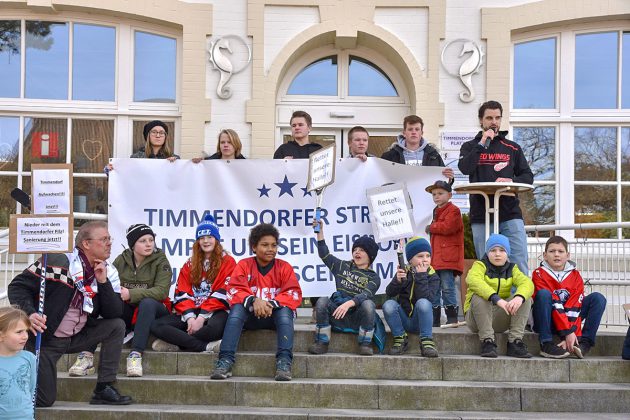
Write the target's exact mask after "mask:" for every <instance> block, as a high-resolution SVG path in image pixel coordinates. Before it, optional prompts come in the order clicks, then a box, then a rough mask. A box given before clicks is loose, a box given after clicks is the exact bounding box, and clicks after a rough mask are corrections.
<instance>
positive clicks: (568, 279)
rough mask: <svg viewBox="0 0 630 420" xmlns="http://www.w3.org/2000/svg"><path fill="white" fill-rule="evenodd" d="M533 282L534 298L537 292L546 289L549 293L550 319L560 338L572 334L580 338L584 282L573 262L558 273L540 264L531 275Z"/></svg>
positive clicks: (546, 265) (569, 262) (544, 263)
mask: <svg viewBox="0 0 630 420" xmlns="http://www.w3.org/2000/svg"><path fill="white" fill-rule="evenodd" d="M532 280H533V282H534V288H535V291H534V297H535V296H536V293H537V292H538V291H539V290H542V289H546V290H549V291H550V292H551V299H552V305H553V308H552V311H551V319H552V322H553V325H554V327H555V328H556V330H557V331H558V334H559V335H560V336H561V337H566V336H567V335H569V334H571V333H572V332H574V333H575V335H576V336H578V337H581V336H582V318H580V312H581V311H582V300H583V299H584V280H583V279H582V276H581V275H580V272H579V271H578V270H577V269H576V268H575V263H574V262H573V261H568V262H567V264H566V265H565V267H564V270H562V271H560V272H558V271H554V270H552V269H551V267H550V266H549V265H548V264H547V263H546V262H544V261H543V262H542V263H541V264H540V267H538V268H537V269H536V270H534V273H533V274H532Z"/></svg>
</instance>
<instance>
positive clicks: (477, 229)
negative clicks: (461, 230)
mask: <svg viewBox="0 0 630 420" xmlns="http://www.w3.org/2000/svg"><path fill="white" fill-rule="evenodd" d="M471 228H472V234H473V242H474V243H475V252H476V253H477V259H479V260H480V259H481V257H483V255H484V254H485V253H486V240H487V239H488V238H486V225H485V223H473V224H472V225H471ZM493 228H494V225H493V224H492V223H490V233H492V232H493ZM499 233H500V234H501V235H505V236H506V237H507V238H508V240H509V241H510V248H511V252H510V255H509V258H510V262H513V263H515V264H516V265H518V268H519V270H521V272H522V273H523V274H525V275H526V276H528V275H529V267H528V265H527V234H526V233H525V223H523V219H512V220H507V221H505V222H501V223H499Z"/></svg>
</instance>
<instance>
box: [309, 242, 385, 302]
mask: <svg viewBox="0 0 630 420" xmlns="http://www.w3.org/2000/svg"><path fill="white" fill-rule="evenodd" d="M317 252H318V254H319V258H321V259H322V261H323V262H324V264H326V267H328V269H329V270H330V272H331V273H332V275H333V276H334V277H335V286H336V288H337V292H338V293H340V294H341V297H343V298H349V299H352V300H353V301H354V304H355V307H357V308H358V307H359V306H361V304H362V303H363V302H364V301H365V300H366V299H370V300H374V295H375V294H376V292H377V291H378V288H379V287H381V279H380V278H379V276H378V274H376V272H375V271H374V270H372V269H370V268H359V267H357V266H356V264H355V263H354V262H353V261H343V260H340V259H339V258H337V257H335V256H334V255H332V254H331V253H330V251H329V250H328V246H327V245H326V241H324V240H321V241H317ZM349 299H348V300H349Z"/></svg>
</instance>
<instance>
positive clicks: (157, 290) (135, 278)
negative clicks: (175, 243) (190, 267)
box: [114, 249, 173, 304]
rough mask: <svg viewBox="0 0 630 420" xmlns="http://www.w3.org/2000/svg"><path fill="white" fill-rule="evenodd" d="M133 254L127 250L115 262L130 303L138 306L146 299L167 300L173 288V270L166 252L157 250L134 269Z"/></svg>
mask: <svg viewBox="0 0 630 420" xmlns="http://www.w3.org/2000/svg"><path fill="white" fill-rule="evenodd" d="M132 253H133V251H131V250H130V249H125V250H124V251H123V253H122V254H120V255H119V256H117V257H116V259H115V260H114V267H116V269H117V270H118V275H119V276H120V285H121V286H122V287H126V288H127V289H129V303H131V304H136V303H138V302H140V301H141V300H142V299H144V298H146V297H148V298H151V299H155V300H157V301H158V302H161V301H163V300H164V299H166V297H167V296H168V292H169V290H170V288H171V279H172V278H173V270H172V269H171V264H169V262H168V259H166V255H165V254H164V251H162V250H161V249H156V250H155V251H154V252H153V254H151V255H149V256H148V257H147V258H145V260H144V261H142V264H140V267H137V268H134V265H133V261H132V259H131V255H132Z"/></svg>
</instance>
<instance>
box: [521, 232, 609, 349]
mask: <svg viewBox="0 0 630 420" xmlns="http://www.w3.org/2000/svg"><path fill="white" fill-rule="evenodd" d="M570 257H571V254H569V244H568V243H567V241H566V240H565V239H564V238H563V237H562V236H552V237H551V238H549V239H548V240H547V243H546V244H545V252H544V253H543V262H541V263H540V267H538V268H537V269H536V270H534V274H533V275H532V281H533V282H534V287H535V294H534V310H533V314H534V330H535V331H536V332H537V333H538V338H539V340H540V355H541V356H543V357H548V358H551V359H563V358H565V357H568V356H570V355H571V354H573V355H575V356H576V357H578V358H580V359H581V358H583V357H584V356H586V354H587V353H588V352H589V351H590V350H591V347H593V346H594V345H595V335H596V334H597V329H598V328H599V323H600V321H601V319H602V315H603V314H604V310H605V309H606V298H605V297H604V295H602V294H601V293H597V292H593V293H590V294H589V295H588V296H585V295H584V280H583V279H582V276H581V275H580V272H579V271H578V270H577V268H576V267H575V263H574V262H573V261H570V260H569V258H570ZM582 321H584V328H582ZM556 332H557V333H558V335H560V337H561V339H562V340H561V341H560V345H555V344H554V343H553V340H552V339H553V333H556Z"/></svg>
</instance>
